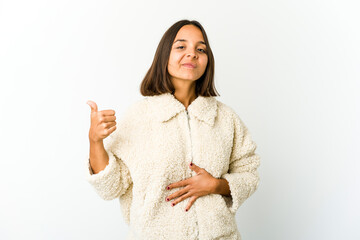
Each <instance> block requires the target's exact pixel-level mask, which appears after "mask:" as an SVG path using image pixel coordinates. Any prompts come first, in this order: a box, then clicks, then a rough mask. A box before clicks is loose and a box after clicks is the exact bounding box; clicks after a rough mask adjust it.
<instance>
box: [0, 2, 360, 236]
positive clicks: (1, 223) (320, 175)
mask: <svg viewBox="0 0 360 240" xmlns="http://www.w3.org/2000/svg"><path fill="white" fill-rule="evenodd" d="M359 5H360V4H359V3H358V1H355V0H354V1H350V0H332V1H329V0H304V1H296V0H288V1H285V0H272V1H269V0H252V1H222V2H221V3H220V1H209V0H207V1H186V0H183V1H137V0H135V1H131V2H130V1H115V0H105V1H104V0H102V1H94V0H87V1H85V0H71V1H70V0H64V1H47V0H42V1H40V0H33V1H16V0H11V1H10V0H7V1H4V0H3V1H0V80H1V85H0V113H1V117H0V131H1V133H0V148H1V151H0V153H1V161H0V171H1V173H0V189H1V196H0V207H1V209H0V239H4V240H5V239H6V240H8V239H52V240H57V239H69V240H70V239H89V240H90V239H94V240H95V239H125V236H126V235H127V233H128V227H127V225H126V224H125V222H124V220H123V217H122V215H121V212H120V204H119V201H118V200H117V199H115V200H113V201H104V200H102V199H101V198H100V197H99V196H98V195H96V193H95V191H94V189H93V188H92V186H91V185H90V184H89V183H87V182H86V181H85V175H84V171H85V169H84V162H86V161H87V158H86V157H87V154H88V152H89V141H88V131H89V126H90V107H89V105H87V104H86V102H87V100H92V101H95V102H96V103H97V104H98V107H99V110H105V109H113V110H115V111H116V116H117V117H120V116H121V115H122V113H123V112H124V111H125V110H126V109H127V107H128V106H129V104H131V103H132V102H134V101H136V100H138V99H141V98H142V97H143V96H142V95H141V94H140V92H139V86H140V83H141V81H142V79H143V77H144V75H145V73H146V71H147V70H148V69H149V67H150V65H151V63H152V60H153V57H154V53H155V50H156V48H157V45H158V43H159V41H160V39H161V37H162V35H163V33H164V32H165V31H166V30H167V29H168V28H169V27H170V26H171V25H172V24H173V23H175V22H176V21H178V20H181V19H190V20H197V21H199V22H200V23H201V24H202V25H203V26H204V28H205V30H206V31H207V34H208V37H209V41H210V46H211V47H212V50H213V52H214V55H215V86H216V88H217V90H218V91H219V93H220V95H221V96H220V97H218V100H220V101H222V102H224V103H226V104H228V105H229V106H231V107H233V108H234V109H235V110H236V112H237V113H238V114H239V116H240V117H241V118H242V119H243V121H244V122H245V124H246V125H247V126H248V128H249V130H250V132H251V134H252V136H253V140H254V141H255V142H256V143H257V145H258V148H257V152H258V154H259V155H260V156H261V166H260V168H259V173H260V185H259V188H258V190H257V191H256V192H255V193H254V195H252V196H251V197H250V198H249V199H248V200H246V202H245V203H244V204H243V205H242V206H241V207H240V209H239V210H238V212H237V214H236V219H237V223H238V228H239V231H240V233H241V235H242V237H243V239H244V240H289V239H291V240H304V239H306V240H311V239H314V240H315V239H316V240H319V239H326V240H335V239H336V240H337V239H347V240H349V239H350V240H355V239H360V233H359V231H358V229H357V227H359V225H360V213H359V212H360V207H359V202H360V188H359V183H360V177H359V175H360V174H359V170H360V166H359V165H360V164H359V160H360V157H359V156H360V146H359V142H360V124H359V122H360V107H359V103H360V97H359V90H360V70H359V67H360V49H359V43H360V32H359V22H360V17H359V14H358V13H359V10H360V8H359Z"/></svg>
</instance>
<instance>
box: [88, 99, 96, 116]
mask: <svg viewBox="0 0 360 240" xmlns="http://www.w3.org/2000/svg"><path fill="white" fill-rule="evenodd" d="M86 103H87V104H88V105H89V106H90V107H91V113H93V112H97V111H98V107H97V105H96V103H95V102H93V101H91V100H89V101H87V102H86Z"/></svg>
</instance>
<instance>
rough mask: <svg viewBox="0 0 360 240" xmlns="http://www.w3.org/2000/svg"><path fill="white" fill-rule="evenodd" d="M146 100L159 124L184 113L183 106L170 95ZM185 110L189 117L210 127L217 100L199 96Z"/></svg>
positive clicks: (149, 97)
mask: <svg viewBox="0 0 360 240" xmlns="http://www.w3.org/2000/svg"><path fill="white" fill-rule="evenodd" d="M147 98H148V100H149V101H150V105H151V106H152V107H153V110H154V112H155V113H156V116H155V117H156V118H157V119H158V121H160V122H166V121H168V120H170V119H171V118H173V117H175V116H176V115H177V114H178V113H179V112H182V111H185V106H184V105H183V104H182V103H181V102H180V101H179V100H178V99H176V98H175V96H174V95H173V94H171V93H162V94H160V95H154V96H148V97H147ZM187 110H188V113H189V114H190V115H192V116H194V117H196V118H197V119H198V120H200V121H203V122H205V123H207V124H209V125H210V126H212V125H213V124H214V122H215V117H216V114H217V100H216V99H215V97H204V96H201V95H199V96H197V98H196V99H195V100H193V101H192V102H191V103H190V105H189V106H188V108H187Z"/></svg>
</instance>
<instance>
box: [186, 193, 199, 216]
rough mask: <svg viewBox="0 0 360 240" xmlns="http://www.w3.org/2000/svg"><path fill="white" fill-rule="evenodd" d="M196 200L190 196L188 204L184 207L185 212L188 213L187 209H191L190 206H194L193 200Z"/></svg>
mask: <svg viewBox="0 0 360 240" xmlns="http://www.w3.org/2000/svg"><path fill="white" fill-rule="evenodd" d="M196 199H197V197H196V196H192V197H191V198H190V200H189V202H188V204H187V205H186V208H185V211H186V212H187V211H189V209H190V208H191V206H192V205H193V204H194V202H195V200H196Z"/></svg>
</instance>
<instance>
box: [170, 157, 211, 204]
mask: <svg viewBox="0 0 360 240" xmlns="http://www.w3.org/2000/svg"><path fill="white" fill-rule="evenodd" d="M189 167H190V169H191V170H193V171H195V172H196V173H197V175H195V176H193V177H191V178H187V179H185V180H181V181H179V182H175V183H172V184H170V185H168V186H167V187H166V189H167V190H170V189H173V188H178V187H183V186H184V188H182V189H180V190H179V191H176V192H174V193H173V194H171V195H170V196H168V197H166V198H165V201H170V200H171V199H175V198H177V199H176V200H174V201H173V202H172V206H175V205H176V204H177V203H179V202H181V201H182V200H185V199H186V198H188V197H191V199H190V201H189V203H188V205H187V206H186V209H185V210H186V211H188V210H189V209H190V207H191V205H192V204H193V203H194V202H195V200H196V199H197V198H199V197H201V196H204V195H208V194H211V193H214V192H215V188H216V184H217V179H216V178H214V177H213V176H212V175H211V174H210V173H208V172H207V171H206V170H205V169H204V168H200V167H198V166H196V165H195V164H194V163H193V164H192V166H189ZM168 187H169V189H168ZM167 199H168V200H167Z"/></svg>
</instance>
